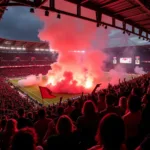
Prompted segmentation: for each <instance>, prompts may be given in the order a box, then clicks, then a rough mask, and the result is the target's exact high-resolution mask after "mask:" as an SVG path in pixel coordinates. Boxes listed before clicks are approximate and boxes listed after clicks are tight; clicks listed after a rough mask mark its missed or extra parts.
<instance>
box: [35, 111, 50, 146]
mask: <svg viewBox="0 0 150 150" xmlns="http://www.w3.org/2000/svg"><path fill="white" fill-rule="evenodd" d="M38 116H39V120H38V121H37V122H36V123H35V124H34V128H35V130H36V132H37V134H38V138H39V139H38V142H39V144H42V140H43V138H44V136H45V134H46V131H47V129H48V124H49V123H50V122H51V121H52V119H49V118H46V112H45V110H44V109H40V110H39V111H38Z"/></svg>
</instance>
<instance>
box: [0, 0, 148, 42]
mask: <svg viewBox="0 0 150 150" xmlns="http://www.w3.org/2000/svg"><path fill="white" fill-rule="evenodd" d="M6 1H8V3H6ZM64 1H66V2H70V3H73V4H75V5H76V6H77V9H76V13H72V12H70V11H69V9H68V10H63V9H61V8H59V9H58V8H56V7H55V3H56V0H11V1H9V0H3V2H5V3H1V4H0V7H2V6H6V7H7V6H27V7H31V8H32V9H31V10H30V11H31V12H34V8H35V9H36V8H38V9H42V10H45V13H46V14H49V13H47V11H53V12H57V13H59V14H65V15H69V16H72V17H77V18H80V19H84V20H87V21H91V22H94V23H96V24H97V26H100V25H101V24H102V25H105V26H106V28H107V26H111V27H114V28H117V29H120V30H123V31H124V32H126V33H128V34H130V33H133V34H135V35H138V36H139V37H143V39H146V40H148V41H150V0H64ZM45 4H46V5H45ZM83 7H85V8H88V9H90V10H93V11H94V12H95V16H96V17H95V18H94V19H93V18H90V17H89V16H87V17H85V16H83V15H82V13H81V12H82V8H83ZM103 14H104V15H107V16H109V17H111V23H107V22H106V20H102V15H103ZM118 20H119V21H121V26H118V25H117V21H118ZM128 25H130V27H131V29H129V28H128Z"/></svg>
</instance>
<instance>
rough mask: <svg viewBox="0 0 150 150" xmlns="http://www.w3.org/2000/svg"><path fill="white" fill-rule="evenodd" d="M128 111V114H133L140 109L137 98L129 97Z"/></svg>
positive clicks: (139, 102)
mask: <svg viewBox="0 0 150 150" xmlns="http://www.w3.org/2000/svg"><path fill="white" fill-rule="evenodd" d="M128 109H129V111H130V112H132V113H134V112H137V111H139V110H140V109H141V101H140V98H139V97H137V96H133V95H131V96H129V98H128Z"/></svg>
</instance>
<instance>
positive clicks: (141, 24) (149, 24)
mask: <svg viewBox="0 0 150 150" xmlns="http://www.w3.org/2000/svg"><path fill="white" fill-rule="evenodd" d="M141 25H142V26H146V25H150V23H145V24H141Z"/></svg>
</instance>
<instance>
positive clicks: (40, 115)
mask: <svg viewBox="0 0 150 150" xmlns="http://www.w3.org/2000/svg"><path fill="white" fill-rule="evenodd" d="M38 116H39V118H40V119H43V118H45V117H46V112H45V109H40V110H39V111H38Z"/></svg>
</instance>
